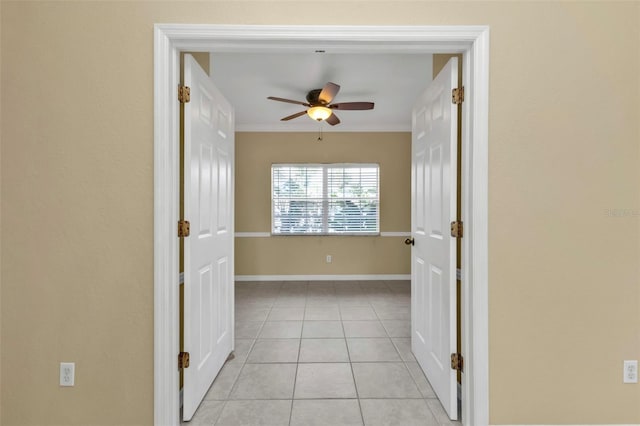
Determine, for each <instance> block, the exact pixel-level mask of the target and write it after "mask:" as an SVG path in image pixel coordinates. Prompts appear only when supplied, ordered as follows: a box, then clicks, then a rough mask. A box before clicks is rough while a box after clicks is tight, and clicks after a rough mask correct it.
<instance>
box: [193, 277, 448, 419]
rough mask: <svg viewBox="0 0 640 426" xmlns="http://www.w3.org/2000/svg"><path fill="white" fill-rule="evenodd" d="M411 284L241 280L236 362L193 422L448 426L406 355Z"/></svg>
mask: <svg viewBox="0 0 640 426" xmlns="http://www.w3.org/2000/svg"><path fill="white" fill-rule="evenodd" d="M410 291H411V288H410V283H409V281H340V282H331V281H326V282H325V281H316V282H237V283H236V291H235V303H236V305H235V306H236V311H235V312H236V323H235V330H236V343H235V353H234V355H235V357H234V358H233V359H231V360H228V361H227V362H226V364H225V365H224V367H223V369H222V371H221V372H220V374H219V375H218V377H217V378H216V380H215V382H214V383H213V385H212V386H211V388H210V389H209V392H208V393H207V395H206V397H205V400H204V401H203V402H202V404H201V405H200V407H199V409H198V411H197V412H196V415H195V416H194V417H193V419H192V421H191V422H189V423H185V424H189V425H193V426H195V425H218V426H219V425H225V426H232V425H285V426H286V425H291V426H294V425H304V426H312V425H322V426H329V425H331V426H339V425H363V424H364V425H367V426H369V425H385V426H386V425H401V426H410V425H428V426H431V425H432V426H444V425H452V424H459V423H458V422H451V421H450V420H449V419H448V417H447V415H446V414H445V412H444V410H443V409H442V406H441V405H440V402H439V401H438V399H437V398H436V396H435V394H434V392H433V390H432V389H431V386H430V385H429V382H428V381H427V380H426V378H425V377H424V374H423V373H422V370H421V369H420V367H419V366H418V364H417V362H416V360H415V358H414V357H413V355H412V354H411V342H410V317H411V313H410V304H411V296H410Z"/></svg>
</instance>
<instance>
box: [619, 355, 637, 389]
mask: <svg viewBox="0 0 640 426" xmlns="http://www.w3.org/2000/svg"><path fill="white" fill-rule="evenodd" d="M622 382H623V383H638V361H637V360H628V361H625V362H624V368H623V376H622Z"/></svg>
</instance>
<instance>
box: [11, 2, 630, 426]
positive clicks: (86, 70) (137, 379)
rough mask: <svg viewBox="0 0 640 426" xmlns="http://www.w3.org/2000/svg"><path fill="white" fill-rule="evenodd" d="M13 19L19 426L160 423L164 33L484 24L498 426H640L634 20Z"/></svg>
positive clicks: (549, 14)
mask: <svg viewBox="0 0 640 426" xmlns="http://www.w3.org/2000/svg"><path fill="white" fill-rule="evenodd" d="M0 7H1V8H2V11H1V14H0V15H1V17H0V19H1V32H2V34H1V37H0V38H1V49H0V51H1V59H2V64H1V68H2V70H1V76H0V78H1V79H2V80H1V84H0V85H1V87H2V94H1V96H2V98H1V108H2V129H1V141H2V146H1V167H0V170H1V173H2V178H1V184H2V188H1V195H2V199H1V204H2V205H1V220H2V223H1V228H2V234H1V243H2V247H3V250H2V259H1V280H2V281H1V283H2V300H1V303H2V313H1V315H2V317H1V326H2V331H1V332H2V336H1V340H2V348H1V350H2V352H1V367H2V391H1V392H2V394H1V398H0V401H1V405H2V419H1V420H2V424H3V425H14V424H121V425H123V424H140V425H142V424H144V425H148V424H151V423H152V419H153V337H152V336H153V194H152V191H153V23H155V22H192V23H224V24H317V23H319V22H327V23H332V24H355V25H360V24H369V25H377V24H383V25H442V24H488V25H490V26H491V77H490V97H491V99H490V112H489V119H490V146H489V165H490V173H489V227H490V228H489V250H490V253H489V259H490V264H489V307H490V317H489V336H490V341H489V345H490V346H489V348H490V372H489V381H490V391H491V394H490V417H491V422H492V423H494V424H519V423H521V424H545V423H546V424H564V423H573V424H576V423H577V424H580V423H582V424H584V423H640V404H638V401H640V385H623V384H622V380H621V369H622V360H624V359H638V358H640V340H639V339H640V337H639V336H640V317H639V312H640V287H639V284H638V283H639V281H640V270H639V267H638V259H639V258H640V234H639V233H638V230H640V225H639V223H638V221H639V220H640V219H639V217H638V216H634V215H627V216H624V217H611V216H607V215H606V214H605V209H617V208H619V209H636V210H637V209H640V202H639V200H640V191H638V183H639V182H640V167H639V166H640V164H639V163H640V152H639V148H640V147H639V142H638V141H639V140H640V128H639V126H638V117H639V116H640V99H639V96H638V93H639V86H640V80H639V79H638V75H640V63H639V55H640V34H639V28H640V25H639V23H640V22H639V21H640V12H639V8H640V4H639V3H637V2H627V3H616V2H584V3H583V2H548V3H543V2H480V1H468V2H435V1H433V2H418V1H416V2H411V1H394V2H385V1H371V2H369V3H367V4H366V7H364V5H363V3H362V2H361V1H342V2H336V3H326V4H323V7H321V8H318V7H317V4H316V3H315V2H310V1H300V2H277V1H274V2H261V1H256V2H249V1H235V2H231V1H230V2H223V1H216V2H187V1H176V2H80V1H78V2H47V3H45V2H9V1H3V2H2V3H0ZM7 248H10V250H9V249H7ZM125 295H126V297H125ZM60 361H75V362H76V363H77V364H76V365H77V381H76V387H74V388H66V389H62V388H59V387H58V384H57V382H58V363H59V362H60Z"/></svg>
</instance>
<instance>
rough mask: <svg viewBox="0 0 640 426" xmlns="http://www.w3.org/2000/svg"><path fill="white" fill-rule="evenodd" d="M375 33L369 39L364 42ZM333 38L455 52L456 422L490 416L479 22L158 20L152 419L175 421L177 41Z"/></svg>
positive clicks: (244, 45) (270, 42) (483, 32)
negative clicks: (461, 88)
mask: <svg viewBox="0 0 640 426" xmlns="http://www.w3.org/2000/svg"><path fill="white" fill-rule="evenodd" d="M372 41H373V42H375V43H372ZM304 43H307V44H308V45H309V46H317V45H322V44H325V45H326V44H331V45H332V48H334V49H340V50H342V51H344V52H347V53H348V52H363V51H365V52H375V51H382V50H384V49H387V50H390V51H402V50H404V51H416V50H420V49H422V51H424V52H426V53H435V52H460V53H462V54H463V62H464V63H465V64H466V66H465V69H464V72H463V80H464V85H465V87H466V88H467V102H466V103H465V105H464V106H463V117H464V123H463V135H462V136H463V138H462V141H463V151H464V152H465V156H464V158H463V173H462V179H463V188H464V193H463V205H464V207H465V208H464V210H463V212H462V218H463V220H464V221H465V222H466V224H465V228H466V230H467V235H466V236H465V240H463V244H462V245H463V246H462V257H463V260H464V261H463V271H464V273H463V280H462V284H463V294H466V295H468V297H466V298H464V299H463V301H462V322H463V332H464V335H463V339H462V348H463V352H464V353H465V354H466V372H465V378H464V380H463V383H464V386H463V390H462V393H463V401H464V405H463V409H462V412H463V421H464V423H465V424H483V423H487V422H488V353H487V352H488V350H487V349H488V335H487V332H488V331H487V323H488V310H487V257H488V256H487V255H488V254H487V151H488V149H487V148H488V138H487V132H488V114H487V109H488V43H489V30H488V28H487V27H270V26H213V25H212V26H208V25H205V26H203V25H197V26H196V25H156V28H155V128H154V130H155V132H154V133H155V135H154V139H155V154H154V168H155V185H154V186H155V192H154V194H155V198H154V209H155V223H154V235H155V243H154V248H155V251H154V294H155V310H154V312H155V314H154V315H155V318H154V329H155V339H154V342H155V343H154V346H155V347H154V353H155V365H154V369H155V375H154V378H155V383H154V390H155V392H154V413H155V422H156V423H158V424H174V423H176V422H177V421H178V412H179V411H178V372H177V368H176V354H177V353H178V347H179V343H178V287H177V285H176V283H177V282H178V265H177V259H178V255H177V253H178V239H177V237H176V235H175V227H176V223H177V220H178V200H179V188H178V178H179V164H178V162H179V161H178V160H179V152H178V146H179V145H178V140H179V139H178V138H179V133H178V130H179V127H178V106H177V100H176V88H177V87H178V83H179V68H178V63H179V60H178V59H179V58H178V55H179V52H180V51H184V50H192V51H197V50H211V49H220V50H223V49H226V51H239V52H241V51H247V50H250V49H257V48H258V49H269V48H271V49H284V50H286V49H290V48H291V46H292V45H295V46H298V47H299V46H300V45H301V44H304Z"/></svg>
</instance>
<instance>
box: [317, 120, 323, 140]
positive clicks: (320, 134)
mask: <svg viewBox="0 0 640 426" xmlns="http://www.w3.org/2000/svg"><path fill="white" fill-rule="evenodd" d="M318 141H319V142H322V122H320V130H319V134H318Z"/></svg>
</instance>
